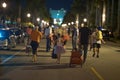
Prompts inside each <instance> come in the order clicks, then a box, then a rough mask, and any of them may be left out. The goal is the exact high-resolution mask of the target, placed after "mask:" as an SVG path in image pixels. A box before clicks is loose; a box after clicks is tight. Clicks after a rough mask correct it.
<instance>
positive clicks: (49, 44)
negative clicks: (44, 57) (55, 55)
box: [46, 37, 51, 52]
mask: <svg viewBox="0 0 120 80" xmlns="http://www.w3.org/2000/svg"><path fill="white" fill-rule="evenodd" d="M50 48H51V39H50V38H49V37H46V51H47V52H48V51H49V50H50Z"/></svg>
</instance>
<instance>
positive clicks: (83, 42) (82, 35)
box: [79, 25, 90, 62]
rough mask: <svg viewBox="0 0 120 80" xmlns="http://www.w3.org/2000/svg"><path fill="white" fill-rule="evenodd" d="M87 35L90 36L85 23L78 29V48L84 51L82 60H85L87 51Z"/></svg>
mask: <svg viewBox="0 0 120 80" xmlns="http://www.w3.org/2000/svg"><path fill="white" fill-rule="evenodd" d="M89 36H90V29H89V28H88V27H87V25H85V26H84V27H81V28H80V29H79V44H80V46H79V48H80V50H81V51H82V50H83V51H84V55H83V62H85V61H86V58H87V52H88V44H89Z"/></svg>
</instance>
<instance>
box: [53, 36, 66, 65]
mask: <svg viewBox="0 0 120 80" xmlns="http://www.w3.org/2000/svg"><path fill="white" fill-rule="evenodd" d="M54 49H55V50H54V53H55V54H57V61H56V62H57V63H58V64H60V58H61V54H62V53H65V49H64V47H63V44H62V41H61V38H58V40H57V44H56V46H55V47H54Z"/></svg>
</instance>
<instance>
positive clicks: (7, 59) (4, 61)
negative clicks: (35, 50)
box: [0, 48, 25, 64]
mask: <svg viewBox="0 0 120 80" xmlns="http://www.w3.org/2000/svg"><path fill="white" fill-rule="evenodd" d="M23 49H25V48H22V49H21V50H20V51H19V52H17V53H15V54H13V55H12V56H10V57H8V58H6V59H5V60H3V61H2V62H1V63H0V64H4V63H6V62H7V61H9V60H10V59H12V58H13V57H14V56H15V55H17V54H19V53H20V52H21V51H22V50H23Z"/></svg>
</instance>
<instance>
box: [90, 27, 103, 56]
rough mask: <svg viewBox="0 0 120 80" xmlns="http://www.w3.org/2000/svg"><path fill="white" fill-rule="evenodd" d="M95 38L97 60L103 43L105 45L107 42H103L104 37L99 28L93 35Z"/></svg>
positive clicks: (94, 49) (94, 45)
mask: <svg viewBox="0 0 120 80" xmlns="http://www.w3.org/2000/svg"><path fill="white" fill-rule="evenodd" d="M92 36H93V55H92V56H93V57H94V56H95V55H96V57H97V58H99V52H100V48H101V43H102V42H103V43H105V41H104V40H103V36H102V31H101V29H100V28H99V27H98V28H96V31H95V32H94V33H93V34H92Z"/></svg>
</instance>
